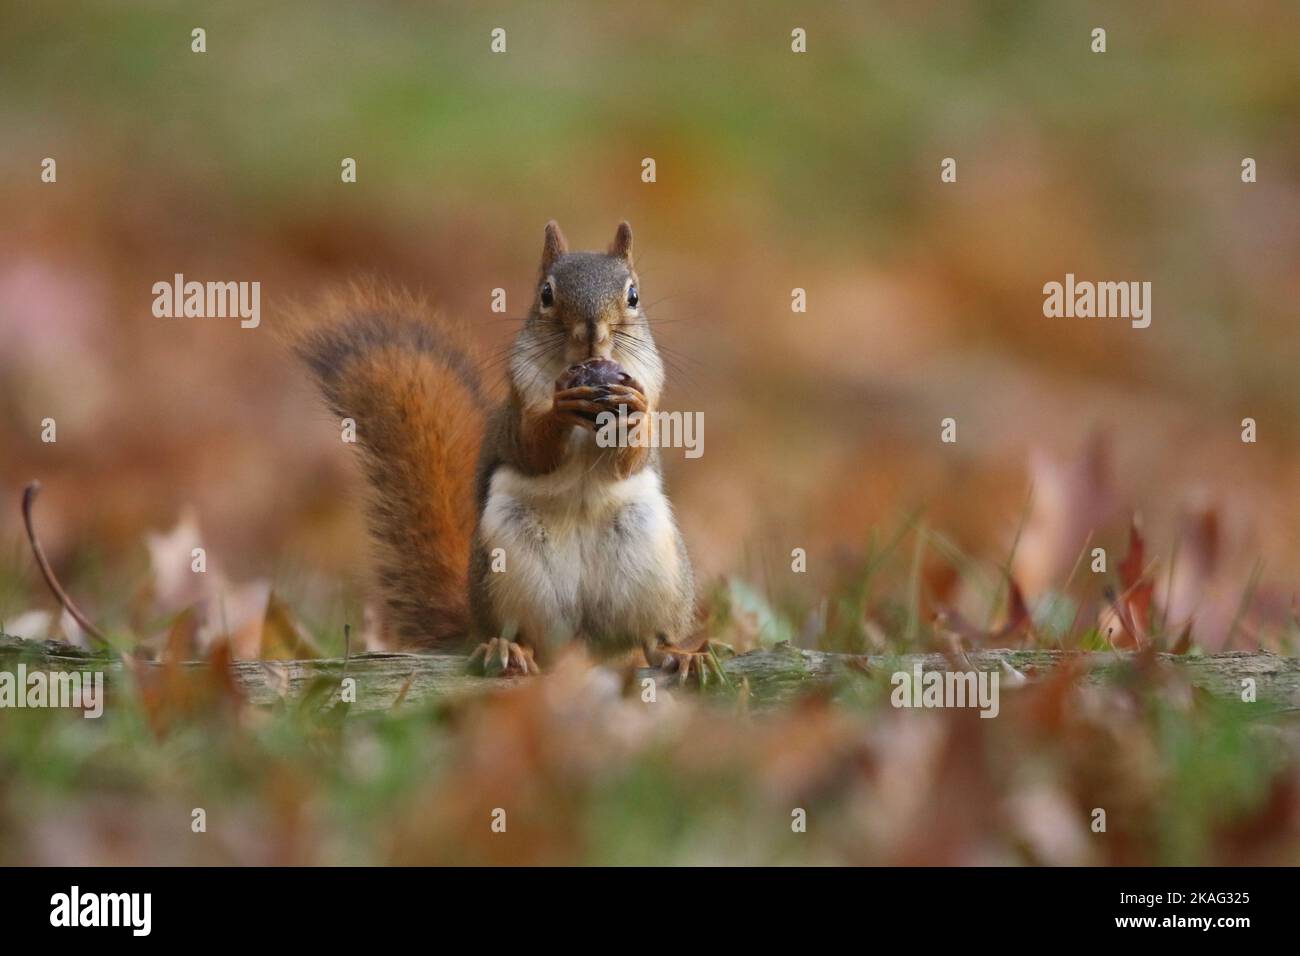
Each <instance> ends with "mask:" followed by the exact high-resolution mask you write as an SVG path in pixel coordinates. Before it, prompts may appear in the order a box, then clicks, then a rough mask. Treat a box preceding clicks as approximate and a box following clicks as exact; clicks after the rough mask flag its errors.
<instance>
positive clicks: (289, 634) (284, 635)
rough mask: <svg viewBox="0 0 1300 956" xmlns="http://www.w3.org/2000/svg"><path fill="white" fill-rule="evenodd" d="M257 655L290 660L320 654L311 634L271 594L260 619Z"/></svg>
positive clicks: (270, 658) (285, 606)
mask: <svg viewBox="0 0 1300 956" xmlns="http://www.w3.org/2000/svg"><path fill="white" fill-rule="evenodd" d="M257 656H260V657H261V658H262V659H263V660H290V661H292V660H302V659H304V658H315V657H320V656H321V655H320V648H319V647H318V646H317V645H316V642H315V641H314V640H312V637H311V635H310V634H308V633H307V631H306V630H305V629H304V628H302V627H301V626H300V625H299V624H298V623H297V622H296V621H295V620H294V618H293V614H292V612H291V611H290V610H289V607H288V605H286V604H285V603H284V602H283V601H281V600H280V599H279V598H277V597H275V596H274V595H272V596H271V598H270V600H269V601H268V602H267V607H266V616H265V618H264V619H263V621H262V628H261V647H260V648H259V654H258V655H257Z"/></svg>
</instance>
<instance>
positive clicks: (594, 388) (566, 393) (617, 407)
mask: <svg viewBox="0 0 1300 956" xmlns="http://www.w3.org/2000/svg"><path fill="white" fill-rule="evenodd" d="M649 407H650V403H649V401H648V400H647V399H646V397H645V392H643V391H641V387H640V386H639V385H638V384H637V383H636V382H635V381H633V380H631V379H629V380H628V382H627V383H626V384H620V385H578V386H575V387H573V388H565V389H560V390H558V391H556V393H555V398H554V411H555V414H556V415H557V416H559V418H560V419H562V420H563V421H567V422H569V423H570V424H572V425H580V426H582V427H583V428H590V429H593V430H594V429H595V428H596V427H597V422H596V419H597V416H599V415H601V414H602V413H605V412H611V413H613V414H614V415H629V416H630V415H635V414H644V413H645V412H646V411H647V410H648V409H649Z"/></svg>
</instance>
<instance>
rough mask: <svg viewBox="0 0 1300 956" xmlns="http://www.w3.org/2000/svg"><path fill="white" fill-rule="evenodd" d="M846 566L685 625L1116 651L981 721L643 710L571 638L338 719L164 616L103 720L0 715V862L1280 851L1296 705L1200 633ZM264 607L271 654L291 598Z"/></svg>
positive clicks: (845, 696)
mask: <svg viewBox="0 0 1300 956" xmlns="http://www.w3.org/2000/svg"><path fill="white" fill-rule="evenodd" d="M1138 544H1140V541H1139V542H1138ZM1139 563H1140V562H1139ZM1130 566H1132V562H1130ZM902 575H903V578H904V579H906V577H907V576H908V572H907V569H906V568H904V569H902ZM871 577H872V573H871V572H870V570H869V571H868V572H867V573H866V574H864V576H863V577H862V578H861V579H859V581H858V582H857V586H856V587H854V588H851V589H849V590H848V591H846V596H845V597H844V598H843V599H842V600H841V601H839V602H837V603H836V605H835V609H834V610H833V611H831V612H825V617H824V619H822V618H819V616H818V615H819V613H821V612H817V610H816V609H806V610H805V611H804V612H803V613H802V614H796V613H795V612H793V611H788V610H783V609H779V608H775V607H772V606H769V605H767V604H766V603H764V602H763V600H762V599H761V598H760V597H759V595H758V593H757V592H756V591H754V590H753V589H751V588H749V587H745V586H742V585H741V584H739V583H738V582H732V583H730V584H729V585H727V586H725V587H720V588H719V589H718V590H717V591H716V592H715V593H714V594H713V595H712V597H711V598H710V600H709V602H708V603H707V607H706V613H705V615H704V617H703V619H702V628H703V630H705V631H706V632H707V633H709V634H710V635H712V636H713V637H715V638H720V639H722V640H724V641H728V642H730V643H731V644H735V645H739V649H740V650H741V651H744V650H747V649H750V648H754V647H760V648H761V647H766V646H772V645H774V644H776V643H778V642H780V641H784V640H789V639H791V638H792V637H793V638H794V639H795V640H797V641H799V642H801V643H805V644H807V643H813V644H818V645H821V646H823V647H837V648H838V649H840V650H846V649H851V650H855V651H856V652H859V653H860V652H862V651H865V650H867V649H870V648H871V647H872V645H873V642H874V640H876V639H875V638H871V637H869V636H868V635H867V633H866V624H867V623H869V622H874V621H884V622H890V621H893V622H895V624H896V625H897V627H898V630H899V636H898V637H895V638H883V637H882V636H881V635H883V634H884V631H883V626H882V625H876V624H872V628H874V629H875V630H876V631H877V632H878V633H877V638H879V639H883V640H885V641H887V643H888V646H889V647H890V648H891V649H892V650H891V652H902V651H909V650H923V649H930V650H935V649H940V650H943V652H944V653H945V654H947V655H949V659H950V660H951V661H952V662H953V664H954V666H960V665H961V662H962V659H963V655H964V654H965V653H966V652H967V651H969V650H973V649H975V648H977V647H980V646H984V645H988V644H990V643H993V644H994V646H1000V645H1002V644H1011V645H1016V646H1033V647H1052V646H1068V647H1072V648H1079V649H1086V648H1088V647H1091V646H1105V645H1106V644H1115V643H1116V642H1117V641H1118V642H1119V643H1121V644H1124V643H1127V644H1129V645H1130V646H1134V645H1135V646H1137V647H1138V648H1139V650H1138V652H1137V653H1133V654H1129V655H1126V656H1124V657H1122V658H1121V660H1122V663H1121V664H1120V665H1119V666H1114V667H1111V668H1110V669H1109V671H1108V674H1107V676H1106V677H1105V678H1104V679H1103V680H1101V681H1096V680H1088V679H1087V676H1086V675H1085V674H1084V672H1083V670H1082V669H1080V668H1073V667H1064V668H1059V669H1057V670H1055V671H1052V672H1044V673H1036V672H1032V671H1031V672H1028V673H1020V672H1016V671H1015V670H1014V669H1006V670H1004V673H1003V674H1002V678H1003V680H1002V685H1001V701H1000V708H999V713H998V715H997V717H996V718H993V719H983V718H981V717H980V716H979V712H978V711H977V710H975V709H969V708H968V709H950V710H929V711H926V710H906V709H898V708H895V707H894V706H892V705H891V684H890V679H889V678H890V670H891V669H890V668H889V667H885V668H881V667H878V666H877V667H871V668H861V667H854V666H845V667H843V668H842V673H840V674H839V675H838V677H837V679H836V680H834V681H831V682H824V681H801V680H800V675H799V674H798V673H792V676H791V682H790V688H789V690H790V693H788V694H786V693H783V694H782V695H781V698H782V699H781V702H780V703H778V704H775V705H771V704H765V703H764V702H763V701H762V700H756V699H755V698H754V697H753V696H752V695H751V693H750V688H749V687H748V686H746V684H745V682H744V681H737V680H731V681H728V682H726V683H721V684H720V683H718V682H716V681H715V682H714V683H713V684H711V685H710V686H709V687H708V688H706V689H704V690H701V689H698V688H694V687H681V686H677V685H675V684H671V683H670V684H668V685H666V686H662V687H660V688H659V689H658V690H657V692H656V693H655V695H654V699H653V700H652V701H651V700H647V699H646V696H647V694H646V690H645V688H644V687H643V685H642V684H641V683H640V682H639V680H638V679H637V678H636V672H635V671H634V670H633V669H631V668H630V667H629V666H625V665H621V664H616V665H609V664H606V665H597V664H595V663H593V662H591V661H589V660H587V659H585V658H583V657H582V656H580V655H569V656H566V657H563V658H561V659H560V660H558V661H556V662H554V663H553V664H552V665H551V666H550V667H549V668H548V672H547V673H546V674H545V675H544V676H542V677H540V678H530V679H527V680H524V681H522V682H518V683H515V684H494V683H489V682H486V681H485V682H484V684H483V685H482V691H481V692H471V693H459V694H456V695H453V696H449V697H447V698H444V699H435V700H422V701H412V700H400V701H399V702H398V703H396V704H394V705H393V706H392V707H391V708H389V709H387V710H384V711H381V712H379V713H362V712H361V710H362V708H360V707H357V706H354V705H351V704H349V703H346V702H343V701H342V700H341V699H340V685H339V682H338V680H337V679H336V678H323V679H321V680H319V681H318V682H317V683H316V684H315V685H313V686H311V687H309V688H307V691H306V693H303V694H285V695H284V697H283V698H282V699H280V700H278V701H277V702H275V703H273V704H272V705H270V706H255V705H253V704H251V703H249V702H248V701H247V700H246V699H245V697H244V696H243V695H242V694H241V693H240V692H239V691H238V689H237V687H236V685H235V684H234V682H232V681H231V680H230V679H229V677H228V676H227V669H226V667H227V665H228V664H229V661H230V660H231V653H232V648H234V647H235V643H234V642H233V641H231V640H228V639H221V640H217V641H215V642H213V643H212V644H211V645H210V646H209V647H208V649H207V650H206V651H204V652H203V656H205V657H206V658H207V659H208V661H209V664H210V665H213V666H210V667H207V668H200V667H184V666H181V665H180V663H179V661H180V660H181V659H182V658H184V657H187V656H191V655H190V653H189V645H188V644H187V643H186V642H187V641H190V640H192V639H193V629H192V627H191V626H189V625H187V624H186V623H185V621H186V618H185V616H184V615H182V616H181V617H179V618H178V619H177V622H178V623H177V624H176V625H175V626H173V628H172V629H171V631H170V632H169V633H168V636H167V639H166V641H165V642H164V645H163V649H162V650H161V651H160V652H150V651H146V652H145V653H146V656H147V655H148V654H150V653H154V654H155V656H158V657H160V659H161V661H162V664H163V666H160V667H145V666H142V665H140V664H132V665H131V666H129V667H128V668H127V674H128V675H129V677H128V679H125V680H122V681H120V682H118V683H116V684H114V685H112V686H110V690H109V694H108V705H107V707H106V709H105V713H104V715H103V717H102V718H100V719H98V720H87V719H83V718H82V717H81V716H80V714H79V713H76V712H69V711H50V710H45V711H31V710H0V864H17V863H39V864H73V863H77V864H80V863H105V864H107V863H119V864H121V863H125V864H158V863H177V864H191V863H214V864H224V863H239V864H256V863H265V864H330V863H358V864H443V863H464V864H481V863H501V864H506V863H528V864H544V863H561V864H570V863H571V864H587V863H608V864H637V863H643V864H708V863H724V864H758V863H788V864H832V863H861V864H981V863H988V864H1143V863H1156V864H1211V863H1228V864H1234V863H1262V864H1277V863H1295V862H1297V861H1300V735H1298V734H1297V732H1296V731H1297V726H1296V724H1295V720H1294V714H1293V713H1290V712H1289V711H1288V710H1287V709H1286V707H1285V706H1278V702H1276V701H1270V700H1269V699H1268V694H1267V688H1261V691H1260V695H1261V696H1260V699H1259V700H1258V701H1256V702H1253V703H1247V702H1243V701H1240V700H1238V699H1236V698H1233V697H1228V698H1224V697H1212V696H1210V695H1209V694H1207V693H1206V692H1204V691H1200V690H1197V689H1195V688H1193V687H1192V686H1191V685H1190V684H1189V683H1187V681H1186V679H1185V677H1184V676H1183V675H1182V674H1181V673H1180V669H1179V668H1177V667H1174V666H1172V665H1170V664H1168V663H1161V662H1160V661H1159V660H1158V659H1157V658H1156V657H1155V655H1154V654H1152V653H1151V651H1152V650H1153V649H1154V648H1155V647H1156V646H1163V647H1166V648H1169V647H1170V646H1171V645H1177V644H1182V645H1184V646H1183V647H1182V648H1180V650H1181V651H1182V652H1184V653H1192V654H1196V653H1199V650H1198V649H1197V648H1196V646H1195V645H1194V643H1192V642H1191V641H1190V640H1189V638H1188V633H1189V632H1188V629H1187V628H1181V629H1174V630H1170V631H1167V632H1166V631H1164V630H1162V629H1161V627H1160V619H1161V612H1160V608H1159V607H1153V606H1144V607H1143V608H1142V615H1143V616H1142V618H1141V620H1142V621H1143V625H1142V626H1141V627H1140V628H1139V631H1140V636H1138V637H1136V638H1135V637H1134V636H1133V635H1131V634H1128V633H1127V631H1125V630H1124V629H1123V628H1122V627H1121V629H1120V630H1119V631H1117V632H1115V633H1114V634H1107V633H1106V632H1105V627H1106V626H1107V625H1106V622H1107V621H1111V622H1112V624H1113V622H1114V620H1120V621H1124V620H1127V621H1129V622H1130V624H1132V625H1133V626H1134V627H1137V625H1136V619H1135V618H1134V617H1133V613H1132V611H1131V610H1128V609H1119V608H1118V605H1117V604H1116V602H1114V601H1110V602H1107V601H1106V600H1105V599H1103V598H1099V599H1098V600H1099V605H1100V607H1101V609H1100V611H1099V612H1098V613H1097V614H1096V618H1095V619H1096V621H1097V623H1095V624H1094V623H1092V622H1089V623H1088V624H1087V625H1086V626H1079V627H1076V630H1075V631H1073V632H1071V633H1068V634H1058V633H1056V632H1053V631H1052V630H1051V621H1050V620H1046V621H1040V620H1037V619H1036V617H1035V615H1033V614H1031V613H1030V611H1029V609H1028V608H1026V607H1025V605H1024V603H1023V601H1021V600H1020V598H1019V597H1018V596H1017V593H1016V590H1017V589H1015V588H1014V587H1012V588H1011V589H1010V594H1009V596H1008V598H1007V600H1006V602H1005V603H1006V604H1007V609H1006V610H1005V611H1003V612H1001V613H1000V614H999V615H998V622H1000V623H995V626H993V627H990V628H988V629H981V628H977V627H976V626H975V625H973V624H971V623H970V622H969V621H968V620H967V619H966V617H963V616H962V615H961V614H960V613H958V612H956V611H955V610H952V609H939V610H931V611H930V612H928V613H925V614H919V613H915V612H909V611H908V610H907V609H906V608H905V607H903V606H901V605H898V606H896V602H895V601H894V600H893V599H892V598H889V597H882V596H880V595H879V593H878V592H883V593H884V594H886V595H888V594H895V593H899V592H900V590H901V589H898V588H895V587H893V585H892V584H889V583H888V582H882V581H875V582H873V581H872V580H871ZM1120 583H1121V584H1122V582H1120ZM1138 583H1139V582H1136V581H1135V582H1131V583H1130V585H1129V586H1127V587H1123V591H1122V593H1123V594H1129V593H1131V592H1133V591H1134V590H1135V589H1134V587H1133V584H1138ZM903 593H905V590H904V591H903ZM1114 593H1115V594H1119V593H1120V591H1119V589H1118V588H1117V589H1115V592H1114ZM1058 600H1065V597H1064V596H1063V595H1062V596H1059V597H1058ZM1082 606H1083V604H1082V602H1081V603H1080V607H1082ZM275 614H276V615H278V617H276V618H275V619H273V620H272V622H271V624H268V625H267V627H266V630H267V632H268V633H269V634H271V635H272V636H273V637H274V638H275V640H276V641H277V642H278V641H280V640H282V638H283V635H282V634H280V632H279V631H277V630H276V628H278V627H281V626H287V625H286V623H285V621H286V620H287V615H288V612H287V611H286V610H285V609H283V608H281V609H280V610H278V611H276V612H275ZM1047 616H1048V617H1049V618H1050V615H1047ZM1073 616H1074V618H1075V619H1076V623H1077V619H1078V618H1079V616H1080V613H1079V612H1078V611H1077V610H1076V613H1075V614H1074V615H1073ZM911 618H915V620H911ZM809 620H814V621H817V620H820V622H821V623H820V625H819V626H820V630H819V631H818V632H817V633H810V632H809V627H810V625H809V624H808V623H807V622H808V621H809ZM800 621H803V622H804V623H802V624H801V623H799V622H800ZM277 622H278V623H277ZM855 626H856V630H857V636H856V637H853V636H852V634H853V631H854V628H855ZM909 631H910V632H911V636H910V637H905V636H904V635H906V634H908V632H909ZM1278 640H1280V641H1283V642H1285V641H1288V640H1290V637H1289V635H1282V636H1280V637H1279V638H1278ZM846 644H853V645H855V646H854V647H852V648H849V647H845V645H846ZM168 648H170V649H171V650H169V649H168ZM276 648H279V649H280V650H283V647H282V646H281V645H280V644H279V643H276V644H274V645H268V646H267V647H266V649H267V650H268V653H271V654H272V656H274V653H275V651H276ZM1106 653H1107V654H1109V653H1110V652H1109V651H1107V652H1106ZM262 666H264V667H267V668H269V669H271V670H273V669H274V668H275V667H276V665H275V664H273V663H269V662H268V663H267V664H265V665H262ZM6 667H9V668H12V667H13V662H12V660H10V661H9V662H8V663H7V664H6ZM360 693H363V694H364V693H365V690H364V685H363V686H362V688H361V690H360ZM199 811H202V812H201V813H200V812H199ZM196 821H201V822H202V827H199V824H198V822H196Z"/></svg>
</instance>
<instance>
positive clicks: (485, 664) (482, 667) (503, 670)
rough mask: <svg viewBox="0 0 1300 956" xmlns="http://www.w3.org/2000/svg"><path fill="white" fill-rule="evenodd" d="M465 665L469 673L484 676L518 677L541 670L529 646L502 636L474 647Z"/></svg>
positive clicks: (538, 672)
mask: <svg viewBox="0 0 1300 956" xmlns="http://www.w3.org/2000/svg"><path fill="white" fill-rule="evenodd" d="M465 666H466V669H467V670H468V671H469V672H470V673H473V674H482V675H483V676H484V677H518V676H526V675H528V674H540V673H541V672H542V669H541V668H540V667H538V666H537V661H536V660H534V659H533V652H532V650H531V649H530V648H527V647H525V646H524V645H522V644H516V643H515V642H514V641H507V640H506V639H505V638H503V637H494V638H492V639H491V640H490V641H484V642H483V643H482V644H480V645H479V646H478V647H476V648H474V653H473V654H471V655H470V656H469V661H467V662H466V665H465Z"/></svg>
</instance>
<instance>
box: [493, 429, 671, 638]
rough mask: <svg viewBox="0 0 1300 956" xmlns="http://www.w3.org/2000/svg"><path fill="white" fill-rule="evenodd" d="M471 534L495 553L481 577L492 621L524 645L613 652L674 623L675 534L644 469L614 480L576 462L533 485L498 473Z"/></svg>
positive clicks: (603, 469)
mask: <svg viewBox="0 0 1300 956" xmlns="http://www.w3.org/2000/svg"><path fill="white" fill-rule="evenodd" d="M480 533H481V535H482V543H483V545H484V546H485V547H486V548H487V550H488V552H489V554H490V553H491V552H492V551H493V549H495V548H501V549H503V551H504V554H505V570H504V571H502V572H498V573H494V574H489V575H488V593H489V595H490V600H491V603H492V606H493V607H494V609H495V611H496V616H497V619H498V620H499V621H501V622H502V625H503V626H504V627H506V628H509V627H510V626H511V625H512V624H513V625H515V626H516V627H517V628H518V631H519V633H520V634H523V635H524V636H526V637H528V638H530V639H531V640H534V641H545V642H548V643H550V642H555V641H564V640H571V639H573V638H574V637H580V638H582V639H584V640H586V641H588V642H590V643H592V644H594V645H595V646H597V647H599V648H603V649H606V650H614V649H618V648H623V647H630V646H634V645H637V644H639V643H640V641H642V640H643V639H646V638H652V637H654V635H655V634H656V633H671V631H672V630H673V625H674V622H675V621H677V620H679V619H680V618H681V614H682V609H681V608H680V606H679V605H680V604H681V603H682V598H681V593H682V589H681V586H680V585H681V575H682V573H683V570H684V569H683V568H682V566H681V565H682V561H681V558H680V555H679V552H678V536H677V527H676V524H675V523H674V521H673V516H672V509H671V507H670V506H669V504H668V500H667V498H665V497H664V494H663V490H662V488H661V485H660V480H659V475H658V474H657V472H656V471H655V470H654V469H651V468H643V469H641V471H639V472H637V473H636V474H634V475H632V476H630V477H628V478H625V479H622V480H618V479H616V478H614V477H612V476H611V475H609V474H608V472H607V463H605V462H598V461H595V460H594V459H593V458H592V457H591V456H589V455H584V454H574V455H571V456H570V457H569V460H568V461H567V462H566V463H565V464H564V465H562V466H561V467H560V468H559V469H557V470H556V471H554V472H552V473H551V474H549V475H543V476H527V475H524V474H522V473H520V472H518V471H516V470H515V469H513V468H511V467H509V466H502V467H500V468H498V469H497V470H496V472H495V473H494V474H493V476H492V480H491V484H490V485H489V490H488V499H487V505H486V507H485V509H484V512H483V518H482V522H481V524H480Z"/></svg>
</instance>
